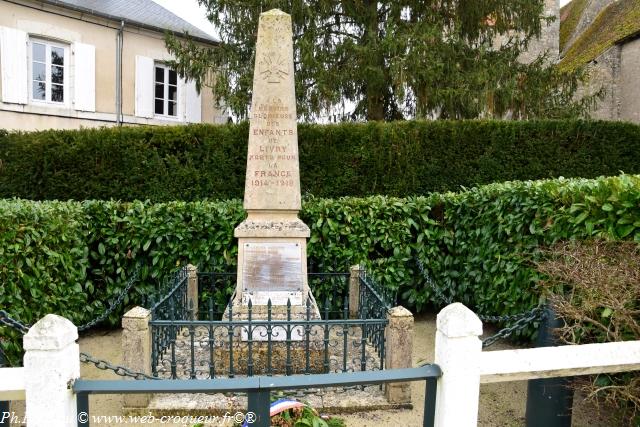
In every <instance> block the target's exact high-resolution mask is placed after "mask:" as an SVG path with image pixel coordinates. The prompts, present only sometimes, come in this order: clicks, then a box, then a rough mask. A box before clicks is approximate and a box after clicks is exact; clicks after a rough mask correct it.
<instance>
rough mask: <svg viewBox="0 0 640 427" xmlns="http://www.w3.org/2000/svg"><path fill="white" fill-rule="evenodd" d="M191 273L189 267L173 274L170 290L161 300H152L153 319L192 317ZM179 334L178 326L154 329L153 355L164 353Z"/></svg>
mask: <svg viewBox="0 0 640 427" xmlns="http://www.w3.org/2000/svg"><path fill="white" fill-rule="evenodd" d="M188 281H189V275H188V271H187V267H183V268H181V269H180V270H179V271H178V272H176V273H175V274H174V275H172V276H171V279H170V282H169V284H170V286H169V291H168V292H167V294H166V295H164V296H161V297H160V299H159V301H157V302H154V301H152V303H151V304H152V305H151V318H152V319H170V320H171V321H180V320H181V321H184V320H190V319H191V318H192V312H193V311H192V310H190V305H191V304H192V303H191V304H190V303H189V300H188V297H187V286H188ZM177 336H178V330H177V329H176V328H163V329H158V330H155V331H154V334H153V343H152V357H154V354H155V355H158V354H163V353H164V352H166V351H167V349H168V348H169V347H170V346H171V343H172V342H175V341H176V339H177Z"/></svg>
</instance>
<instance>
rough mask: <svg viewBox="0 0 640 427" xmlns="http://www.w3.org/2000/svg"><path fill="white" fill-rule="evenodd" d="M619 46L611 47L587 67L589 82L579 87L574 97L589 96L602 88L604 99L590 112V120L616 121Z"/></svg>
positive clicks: (617, 110)
mask: <svg viewBox="0 0 640 427" xmlns="http://www.w3.org/2000/svg"><path fill="white" fill-rule="evenodd" d="M620 51H621V49H620V46H617V45H616V46H613V47H611V48H610V49H608V50H607V51H605V52H604V53H603V54H602V55H600V56H599V57H598V58H596V59H595V60H594V61H592V62H591V63H590V64H588V65H587V73H588V76H589V80H588V82H587V84H586V85H584V86H582V87H580V88H579V89H578V91H577V92H576V97H577V98H581V97H582V96H584V95H591V94H593V93H595V92H597V91H598V90H599V89H600V88H604V90H605V94H604V98H603V99H602V100H600V101H599V102H598V104H597V106H596V108H595V110H593V111H592V112H591V118H593V119H599V120H618V118H619V109H620V103H621V102H620V101H621V100H620V91H619V88H618V83H619V79H620Z"/></svg>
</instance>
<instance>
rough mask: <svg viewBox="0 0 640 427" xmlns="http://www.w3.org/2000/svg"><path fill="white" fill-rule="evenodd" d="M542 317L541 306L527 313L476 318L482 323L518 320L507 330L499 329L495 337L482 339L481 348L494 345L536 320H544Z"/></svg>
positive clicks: (542, 308) (542, 310)
mask: <svg viewBox="0 0 640 427" xmlns="http://www.w3.org/2000/svg"><path fill="white" fill-rule="evenodd" d="M544 316H545V314H544V307H542V306H537V307H534V308H533V309H531V310H529V311H527V312H525V313H521V314H516V315H507V316H478V317H480V320H482V321H483V322H507V321H512V320H515V319H517V318H519V320H518V321H516V322H515V323H514V324H513V325H511V326H509V327H507V328H504V329H501V330H500V331H498V333H496V334H495V335H492V336H490V337H488V338H486V339H484V340H483V341H482V348H487V347H489V346H490V345H491V344H494V343H495V342H496V341H498V340H500V339H502V338H507V337H508V336H510V335H511V334H513V333H514V332H517V331H519V330H522V329H524V328H526V327H527V326H529V325H530V324H531V323H532V322H536V321H538V320H542V319H543V318H544ZM484 319H488V320H484ZM493 319H497V320H493Z"/></svg>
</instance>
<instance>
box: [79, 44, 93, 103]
mask: <svg viewBox="0 0 640 427" xmlns="http://www.w3.org/2000/svg"><path fill="white" fill-rule="evenodd" d="M74 51H75V100H74V102H75V104H74V105H75V109H76V110H81V111H96V48H95V46H92V45H90V44H84V43H75V44H74Z"/></svg>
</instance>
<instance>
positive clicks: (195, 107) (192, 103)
mask: <svg viewBox="0 0 640 427" xmlns="http://www.w3.org/2000/svg"><path fill="white" fill-rule="evenodd" d="M184 87H185V92H186V108H185V118H186V121H187V123H200V122H202V97H201V96H200V94H199V93H198V91H197V90H196V83H195V82H194V81H193V80H190V81H188V82H186V83H185V86H184Z"/></svg>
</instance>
